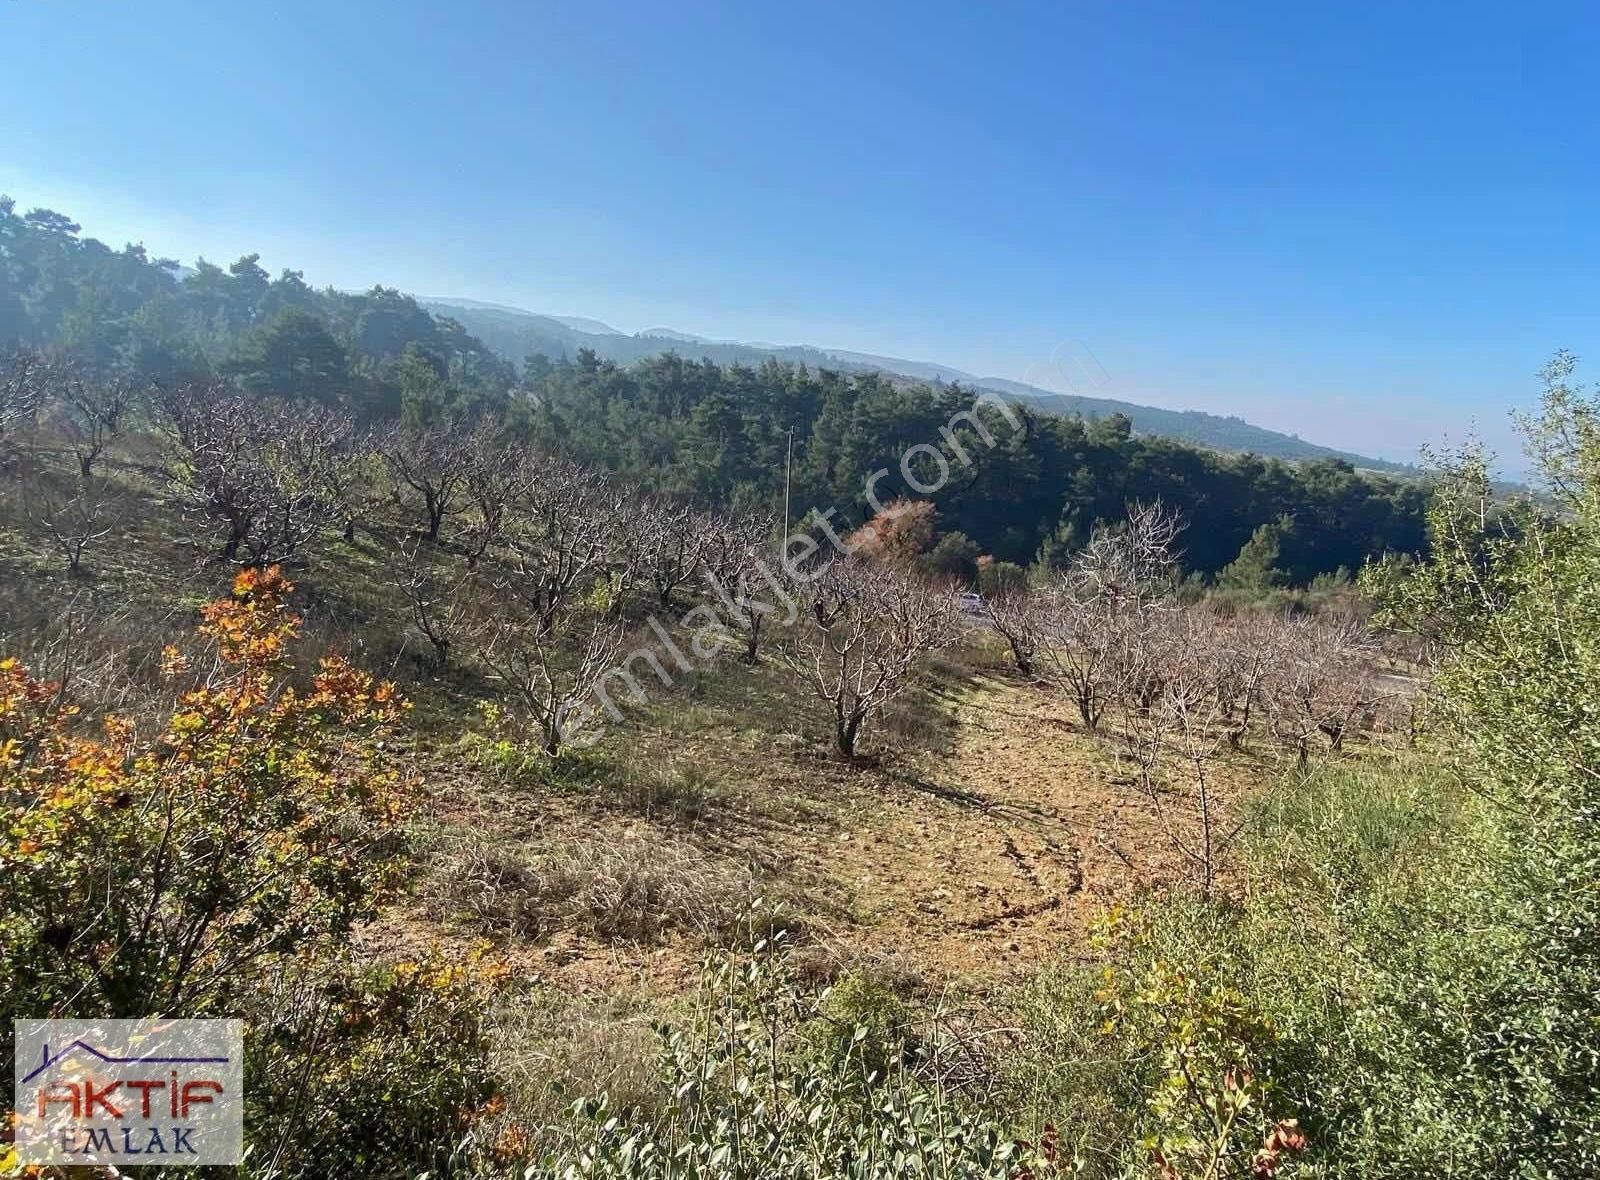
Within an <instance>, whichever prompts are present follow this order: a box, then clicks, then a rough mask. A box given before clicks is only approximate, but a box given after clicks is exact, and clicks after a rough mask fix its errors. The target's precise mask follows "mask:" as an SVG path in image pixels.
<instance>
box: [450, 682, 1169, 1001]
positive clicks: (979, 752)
mask: <svg viewBox="0 0 1600 1180" xmlns="http://www.w3.org/2000/svg"><path fill="white" fill-rule="evenodd" d="M716 683H718V684H722V685H724V687H725V688H726V684H725V682H724V681H721V680H718V681H716ZM728 691H731V692H738V691H739V687H738V686H737V685H735V686H733V687H732V688H730V689H728ZM923 695H924V699H923V701H922V703H921V706H920V708H921V710H922V712H923V713H924V714H925V717H924V720H923V722H922V729H921V731H919V735H920V736H922V737H923V738H924V741H922V742H921V743H920V744H921V745H922V746H923V748H921V749H919V750H917V752H915V753H910V754H906V753H900V754H888V755H884V756H881V757H879V758H877V759H869V760H868V761H866V762H865V763H863V764H860V765H856V766H851V765H846V764H844V763H841V762H839V761H838V760H837V759H834V758H832V757H831V756H829V755H828V754H827V752H826V750H825V748H824V747H823V745H822V744H821V742H820V741H819V740H817V739H818V738H819V735H820V734H821V733H822V731H823V730H822V726H821V724H820V723H818V724H810V725H808V722H816V719H815V718H809V719H808V718H807V717H805V716H803V715H795V712H794V710H795V706H794V703H793V698H792V695H791V696H789V697H788V698H787V700H786V701H784V700H777V699H775V700H772V701H765V700H763V699H761V698H760V697H759V694H758V695H757V697H756V698H755V699H753V700H739V701H738V702H737V707H736V708H734V709H730V708H729V707H728V702H727V701H726V700H718V699H703V700H700V701H698V702H697V703H696V704H695V705H693V706H692V707H691V708H689V709H688V711H687V713H686V712H685V709H684V707H683V705H682V703H681V702H678V703H673V704H670V705H669V707H667V708H664V709H663V710H662V714H661V717H662V719H663V720H662V723H661V724H660V725H659V726H658V727H656V728H651V727H649V726H640V727H638V728H637V729H636V730H635V731H633V732H632V733H630V734H629V735H628V736H627V738H626V739H625V740H626V741H627V742H628V743H629V744H631V745H632V746H633V748H634V751H635V755H636V758H637V760H638V761H640V762H643V763H644V764H646V765H650V766H653V767H659V766H661V765H675V766H678V767H685V766H701V765H712V766H716V767H718V768H719V770H718V777H717V779H716V780H715V782H716V785H715V786H714V788H713V789H712V791H711V797H710V798H703V797H701V798H697V799H695V800H693V801H691V805H690V806H689V807H688V808H687V809H685V807H684V806H683V801H682V800H674V801H673V802H672V804H671V805H669V806H667V807H664V808H662V807H654V806H651V805H650V804H649V802H646V803H645V804H644V805H641V803H640V800H639V799H638V798H637V797H630V793H629V792H627V791H623V792H621V793H620V795H619V793H618V790H617V788H616V787H615V786H614V785H607V786H606V787H604V788H603V789H602V790H601V791H600V792H599V793H598V794H597V793H590V792H585V791H584V790H581V789H579V790H575V791H571V792H556V793H554V794H552V793H551V792H549V791H548V790H547V789H546V790H541V791H540V792H539V793H538V794H537V796H536V797H534V798H530V799H528V800H526V801H525V804H519V803H518V801H517V797H516V792H514V791H512V792H495V793H494V794H493V800H494V801H493V804H492V805H488V806H486V804H485V793H484V792H483V791H482V790H480V789H477V788H476V787H472V786H466V787H464V788H462V789H459V790H456V791H454V792H452V793H449V794H448V795H447V796H446V797H444V798H442V799H441V800H440V805H439V806H440V812H441V816H442V820H441V822H442V824H443V826H444V831H445V832H446V833H447V836H446V841H447V842H448V841H449V840H455V841H457V842H460V841H469V842H472V843H474V844H477V843H480V842H482V841H486V840H487V841H491V842H494V841H501V842H511V843H514V844H517V845H518V846H520V847H521V848H522V849H523V850H524V851H527V852H530V853H531V854H532V855H535V856H537V855H538V854H539V853H538V850H539V849H540V848H571V847H580V846H585V845H591V844H594V843H596V842H599V843H619V844H626V842H628V841H630V840H638V839H640V838H642V837H646V836H648V837H649V838H650V840H652V841H654V842H655V843H654V844H653V845H650V846H653V847H677V846H680V845H681V846H683V847H685V848H687V849H691V850H692V851H693V854H694V855H695V856H696V857H700V858H704V859H705V860H706V861H707V862H708V863H720V864H726V865H741V866H744V867H746V868H748V869H749V870H750V871H751V872H752V874H753V877H754V879H755V881H756V882H757V883H758V885H759V888H760V890H761V891H762V892H764V893H766V894H767V895H769V896H772V897H776V898H780V899H782V901H783V903H784V906H785V909H786V910H787V911H788V912H789V913H791V914H793V915H794V916H796V917H797V918H798V920H799V923H800V925H801V927H802V931H803V932H802V933H801V934H800V936H799V939H798V941H800V942H802V943H803V944H805V945H807V946H808V948H810V950H811V951H812V952H813V953H814V954H817V955H819V956H821V957H822V958H824V959H827V960H831V961H834V962H843V963H849V962H855V961H862V960H865V961H869V962H879V963H891V964H892V965H893V967H894V969H895V971H896V972H897V973H901V974H908V975H910V976H912V977H914V978H916V979H918V980H920V981H921V984H922V985H923V986H927V987H942V986H944V985H946V984H954V985H957V986H960V987H962V988H965V989H976V990H979V991H984V990H988V988H989V987H991V986H995V985H1003V984H1004V983H1005V982H1007V981H1008V980H1009V979H1011V978H1013V977H1015V976H1018V975H1021V974H1022V973H1024V972H1026V971H1028V970H1030V969H1031V968H1037V967H1038V966H1039V965H1040V963H1041V962H1043V961H1044V960H1045V959H1046V958H1048V957H1049V956H1050V955H1052V954H1053V953H1057V952H1059V951H1061V950H1063V949H1070V948H1071V947H1073V946H1075V945H1081V943H1082V940H1083V938H1084V936H1085V933H1086V929H1087V927H1088V924H1089V923H1090V922H1091V921H1092V920H1093V918H1094V917H1095V916H1096V915H1097V914H1099V913H1100V912H1101V911H1102V910H1103V909H1104V908H1105V907H1106V906H1107V905H1108V904H1109V903H1111V902H1113V901H1115V900H1118V899H1123V898H1127V897H1128V896H1130V895H1131V894H1132V893H1134V892H1135V891H1136V890H1137V889H1139V888H1140V887H1143V886H1150V885H1157V884H1160V883H1162V882H1164V881H1171V880H1174V879H1177V878H1178V877H1180V876H1181V875H1182V874H1183V872H1184V871H1185V867H1184V865H1183V863H1182V861H1181V859H1180V857H1179V855H1178V854H1177V853H1176V852H1175V851H1174V850H1173V848H1172V845H1171V842H1170V841H1169V840H1168V839H1167V838H1166V836H1165V834H1164V832H1163V830H1162V829H1161V827H1160V825H1159V823H1158V822H1157V820H1156V817H1155V815H1154V813H1153V811H1152V809H1151V807H1150V805H1149V802H1148V801H1147V800H1146V799H1144V798H1143V797H1142V796H1140V795H1139V794H1138V793H1137V791H1135V790H1134V787H1133V779H1132V770H1131V767H1129V766H1127V765H1125V764H1123V765H1119V763H1118V759H1117V755H1116V745H1115V742H1114V740H1113V739H1112V738H1110V737H1108V736H1106V735H1090V734H1088V733H1086V732H1084V731H1083V730H1082V728H1081V727H1080V726H1078V725H1076V724H1075V723H1074V722H1073V721H1072V720H1069V714H1070V713H1071V708H1070V706H1069V705H1068V704H1067V703H1066V701H1065V700H1064V699H1063V698H1062V697H1061V696H1059V695H1058V694H1056V693H1054V692H1052V691H1051V690H1050V689H1049V688H1048V687H1045V686H1041V685H1038V684H1028V683H1023V682H1021V681H1020V680H1018V679H1016V678H1014V677H1011V676H1009V675H1007V674H1006V673H1004V672H1003V671H1000V670H999V669H988V670H980V671H976V672H969V673H967V674H965V675H961V676H945V677H941V678H939V679H938V680H937V681H935V682H933V683H932V684H930V685H929V686H927V687H925V689H924V690H923ZM775 710H777V711H775ZM803 712H804V711H803V710H801V713H803ZM926 715H931V716H932V717H933V718H934V720H933V721H932V722H931V723H930V722H929V721H928V720H927V717H926ZM686 717H687V720H688V723H689V724H688V726H687V728H688V729H689V730H690V732H687V733H686V732H684V729H685V728H686V726H685V719H686ZM763 721H766V722H772V723H773V728H775V729H776V730H777V732H769V731H767V729H768V727H767V726H766V725H764V724H762V722H763ZM697 722H698V723H699V724H700V726H701V727H699V728H697V727H696V725H697ZM786 724H787V725H792V727H793V729H794V730H796V731H798V732H788V731H786V730H785V728H784V727H785V725H786ZM929 730H932V731H934V736H933V738H932V739H931V740H929V739H928V738H927V731H929ZM916 744H918V743H913V747H915V745H916ZM612 774H613V777H614V776H615V772H614V771H613V772H612ZM634 794H636V793H634ZM450 864H451V862H450V861H449V860H448V859H446V860H445V861H444V862H443V870H442V871H445V872H449V871H452V870H451V868H450ZM496 942H497V945H498V946H499V948H500V950H501V952H502V953H504V954H506V955H507V957H508V958H509V959H510V960H511V962H512V963H513V964H514V965H515V968H516V971H517V973H518V974H519V975H520V976H521V977H523V978H524V979H526V980H529V981H535V982H542V983H545V984H548V985H550V986H552V987H554V988H556V989H558V990H560V991H568V992H576V993H590V992H597V993H609V994H616V993H618V992H630V993H639V994H648V995H665V996H670V995H673V994H677V993H680V992H682V991H683V990H685V989H687V988H688V987H689V986H691V985H692V982H693V980H694V978H695V976H696V972H697V966H698V962H699V959H700V957H701V955H702V954H703V953H704V950H705V940H704V939H702V938H698V937H696V936H694V935H692V934H687V933H683V932H677V933H673V932H669V933H668V934H667V935H666V936H665V937H663V938H662V939H660V940H654V941H648V942H643V943H641V942H638V941H632V940H628V939H616V938H602V937H596V936H595V935H594V934H593V933H592V932H587V933H586V932H584V931H582V930H576V929H557V930H554V931H550V932H548V933H547V934H545V935H543V936H541V937H538V938H534V939H528V938H517V937H511V938H503V939H498V938H497V939H496Z"/></svg>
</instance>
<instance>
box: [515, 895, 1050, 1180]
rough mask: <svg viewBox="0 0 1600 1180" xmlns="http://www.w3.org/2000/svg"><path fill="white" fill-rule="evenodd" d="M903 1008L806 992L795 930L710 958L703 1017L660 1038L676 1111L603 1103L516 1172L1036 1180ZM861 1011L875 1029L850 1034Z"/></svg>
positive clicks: (555, 1132)
mask: <svg viewBox="0 0 1600 1180" xmlns="http://www.w3.org/2000/svg"><path fill="white" fill-rule="evenodd" d="M770 924H771V923H770V920H766V919H760V920H758V922H757V926H758V927H759V926H762V925H770ZM830 1009H831V1010H830ZM889 1011H890V1008H889V1006H888V1005H887V1004H886V1003H885V1001H884V997H882V996H878V995H876V994H875V993H871V992H870V989H867V988H862V989H852V990H851V992H850V994H849V995H848V996H847V997H845V998H841V999H840V1000H838V1001H835V1002H834V1003H833V1004H832V1005H830V997H829V995H828V994H827V993H821V994H817V993H809V992H806V991H804V990H803V989H801V988H799V987H798V986H797V985H796V983H795V981H794V979H793V976H792V973H791V971H790V967H789V962H788V956H787V953H786V949H785V946H784V938H783V936H782V934H781V933H780V934H778V935H776V936H774V937H772V938H758V939H757V940H756V941H755V944H754V949H753V951H752V952H751V953H750V954H748V955H723V956H719V957H717V958H715V959H713V960H711V961H710V962H709V963H708V964H707V968H706V973H705V977H704V979H703V983H702V989H701V993H700V996H699V999H698V1002H697V1008H696V1011H695V1014H694V1016H693V1017H692V1018H691V1019H689V1020H688V1021H687V1022H685V1023H684V1024H682V1025H664V1026H662V1027H661V1029H660V1030H659V1031H660V1037H661V1045H662V1049H661V1056H660V1061H659V1066H658V1068H659V1087H660V1089H661V1092H662V1093H664V1094H667V1095H670V1096H671V1098H670V1101H669V1102H668V1103H667V1104H666V1105H665V1107H664V1109H662V1110H660V1111H641V1110H637V1109H617V1108H615V1107H613V1105H612V1104H611V1102H610V1099H609V1098H608V1097H607V1096H606V1095H604V1094H599V1095H594V1096H590V1097H587V1098H584V1099H581V1100H580V1101H579V1102H578V1103H576V1104H575V1106H574V1109H573V1115H572V1118H571V1119H570V1120H568V1121H567V1122H566V1123H564V1124H562V1125H560V1126H557V1127H546V1128H542V1129H540V1130H539V1131H538V1132H537V1133H536V1134H530V1135H527V1136H526V1137H525V1141H527V1142H530V1143H531V1142H534V1141H538V1142H541V1143H545V1144H551V1146H548V1147H546V1149H545V1150H544V1151H543V1152H541V1153H540V1154H539V1157H538V1158H537V1160H535V1161H534V1162H532V1163H531V1164H528V1165H526V1167H525V1169H523V1168H522V1165H521V1164H520V1161H516V1162H514V1161H511V1160H504V1159H503V1161H502V1162H503V1164H504V1166H506V1167H508V1168H509V1169H511V1171H510V1174H513V1175H521V1176H523V1177H524V1178H525V1180H539V1178H543V1177H552V1178H553V1177H565V1176H573V1175H581V1176H596V1177H618V1178H621V1177H627V1178H630V1180H633V1178H645V1177H661V1178H666V1177H691V1176H693V1177H719V1178H720V1177H726V1178H730V1180H731V1178H743V1177H749V1178H751V1180H755V1178H757V1177H759V1178H761V1180H768V1178H770V1177H815V1176H829V1177H890V1176H896V1177H898V1176H919V1175H928V1176H961V1177H972V1178H974V1180H976V1178H981V1177H995V1178H997V1180H998V1178H1000V1177H1013V1176H1018V1175H1026V1174H1029V1173H1027V1172H1026V1171H1024V1170H1019V1169H1020V1168H1022V1167H1023V1165H1024V1163H1025V1161H1024V1158H1023V1156H1024V1152H1023V1150H1022V1149H1021V1148H1020V1147H1019V1145H1017V1144H1016V1143H1015V1142H1014V1141H1013V1140H1012V1139H1011V1138H1010V1136H1009V1135H1008V1133H1007V1132H1006V1130H1005V1129H1004V1128H1003V1127H1002V1126H1001V1125H1000V1124H999V1123H997V1122H995V1121H992V1120H990V1119H988V1118H985V1117H983V1116H981V1115H980V1114H978V1113H976V1112H975V1111H973V1110H972V1109H971V1108H970V1107H969V1106H968V1105H967V1104H966V1103H965V1102H964V1101H962V1100H960V1099H958V1098H957V1097H955V1096H954V1095H952V1094H950V1093H949V1092H947V1091H946V1090H945V1089H943V1088H942V1087H941V1086H940V1085H939V1084H938V1083H937V1081H935V1080H933V1079H931V1078H929V1077H926V1076H924V1075H923V1074H921V1073H919V1072H918V1070H917V1069H916V1067H915V1066H914V1064H911V1063H910V1061H909V1060H908V1059H911V1058H914V1057H915V1056H916V1055H915V1052H914V1051H909V1050H908V1048H907V1045H906V1043H905V1042H904V1041H903V1040H899V1039H898V1036H899V1029H898V1027H897V1022H896V1021H894V1020H892V1019H888V1018H887V1017H888V1013H889ZM852 1014H858V1015H865V1016H866V1017H867V1018H868V1020H869V1023H867V1024H853V1025H852V1026H851V1027H850V1031H849V1032H848V1034H846V1035H839V1033H840V1032H841V1025H840V1021H841V1020H848V1019H850V1017H851V1015H852ZM873 1025H876V1026H877V1027H876V1033H875V1031H874V1027H873ZM876 1035H882V1036H885V1037H887V1038H888V1039H887V1040H885V1041H880V1042H877V1043H874V1039H875V1036H876ZM819 1047H820V1048H822V1049H823V1050H824V1051H818V1050H819Z"/></svg>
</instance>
